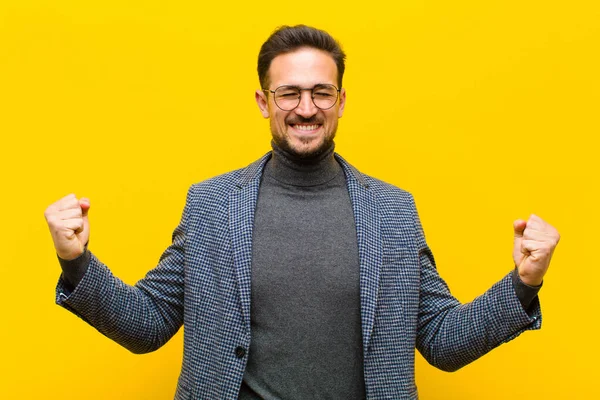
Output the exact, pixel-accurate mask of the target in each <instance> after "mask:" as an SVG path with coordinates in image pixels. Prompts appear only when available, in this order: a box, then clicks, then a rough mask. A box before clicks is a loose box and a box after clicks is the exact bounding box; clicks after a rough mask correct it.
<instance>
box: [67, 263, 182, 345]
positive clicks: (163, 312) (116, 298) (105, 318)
mask: <svg viewBox="0 0 600 400" xmlns="http://www.w3.org/2000/svg"><path fill="white" fill-rule="evenodd" d="M88 254H89V257H90V261H89V263H88V264H87V267H86V271H85V274H84V275H83V277H82V278H81V279H80V281H79V282H77V285H76V286H75V287H74V288H73V290H72V291H70V290H69V286H70V284H69V282H67V281H66V279H65V278H66V277H65V276H64V273H63V279H61V280H60V281H59V284H58V287H57V303H58V304H59V305H61V306H63V307H65V308H67V309H69V310H70V311H72V312H74V313H75V314H76V315H78V316H80V317H81V318H82V319H84V320H85V321H87V322H88V323H89V324H90V325H92V326H94V327H95V328H96V329H97V330H98V331H99V332H101V333H102V334H104V335H106V336H107V337H109V338H111V339H113V340H114V341H116V342H117V343H119V344H121V345H122V346H124V347H126V348H127V349H129V350H130V351H132V352H134V353H146V352H150V351H154V350H156V349H157V348H159V347H160V346H162V345H163V344H164V343H165V342H166V341H167V340H168V339H169V338H170V337H171V336H172V335H173V334H175V333H176V332H177V330H178V329H179V327H180V326H181V323H182V315H183V309H182V307H183V306H182V296H180V295H179V294H178V293H179V292H178V291H175V294H174V295H173V296H166V295H164V294H161V293H160V289H161V288H160V286H159V285H157V281H158V280H160V281H161V282H162V281H164V280H167V279H169V280H171V281H172V283H173V285H174V286H176V287H177V283H176V281H177V280H179V273H178V272H175V270H174V269H172V268H171V269H170V268H169V265H162V266H161V265H159V267H157V268H156V269H155V270H153V271H150V272H149V273H148V275H147V277H146V278H144V279H143V280H141V281H140V282H138V284H136V285H135V286H130V285H127V284H125V283H124V282H122V281H121V280H120V279H119V278H117V277H115V276H114V275H113V274H112V273H111V272H110V271H109V270H108V268H107V267H106V266H104V265H103V264H102V263H101V262H100V261H99V260H98V259H97V258H96V257H95V256H93V255H92V254H91V253H89V252H88ZM169 270H170V271H171V272H169ZM157 275H158V276H159V277H160V278H159V279H156V277H157Z"/></svg>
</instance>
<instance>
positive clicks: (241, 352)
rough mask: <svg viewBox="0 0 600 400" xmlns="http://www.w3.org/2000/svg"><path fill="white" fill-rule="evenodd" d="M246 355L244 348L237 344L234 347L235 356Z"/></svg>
mask: <svg viewBox="0 0 600 400" xmlns="http://www.w3.org/2000/svg"><path fill="white" fill-rule="evenodd" d="M245 355H246V349H245V348H243V347H242V346H238V347H236V348H235V356H236V357H237V358H244V356H245Z"/></svg>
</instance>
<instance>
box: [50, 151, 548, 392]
mask: <svg viewBox="0 0 600 400" xmlns="http://www.w3.org/2000/svg"><path fill="white" fill-rule="evenodd" d="M269 157H270V153H269V154H266V155H265V156H264V157H262V158H261V159H260V160H258V161H256V162H255V163H253V164H251V165H250V166H249V167H247V168H244V169H241V170H237V171H233V172H230V173H228V174H225V175H221V176H219V177H216V178H213V179H210V180H207V181H205V182H202V183H199V184H196V185H193V186H192V187H191V188H190V190H189V191H188V195H187V201H186V205H185V208H184V211H183V216H182V218H181V223H180V224H179V226H178V227H177V228H176V229H175V231H174V233H173V242H172V244H171V246H169V248H168V249H167V250H166V251H165V252H164V254H163V255H162V257H161V259H160V262H159V264H158V266H157V267H156V268H154V269H153V270H151V271H149V272H148V273H147V275H146V276H145V277H144V278H143V279H141V280H140V281H139V282H137V283H136V284H135V285H134V286H129V285H126V284H124V283H123V282H122V281H121V280H119V279H118V278H116V277H115V276H114V275H112V273H111V272H110V271H109V269H108V268H107V267H106V266H105V265H104V264H102V263H101V262H100V261H99V260H98V259H97V258H96V257H95V256H93V255H92V259H91V262H90V265H89V268H88V271H87V273H86V275H85V276H84V278H83V280H82V281H81V282H80V283H79V285H78V286H77V287H76V289H75V290H74V291H73V292H72V293H69V292H68V291H67V289H66V287H65V285H64V282H63V281H62V279H60V280H59V282H58V285H57V290H56V301H57V303H58V304H60V305H61V306H63V307H65V308H67V309H69V310H71V311H72V312H74V313H75V314H77V315H78V316H80V317H81V318H83V319H84V320H85V321H87V322H88V323H90V324H91V325H92V326H94V327H95V328H96V329H98V331H100V332H101V333H103V334H104V335H106V336H108V337H109V338H111V339H113V340H115V341H116V342H118V343H120V344H121V345H123V346H124V347H126V348H128V349H129V350H131V351H132V352H134V353H145V352H150V351H154V350H156V349H158V348H159V347H161V346H162V345H163V344H164V343H166V342H167V341H168V340H169V339H170V338H171V337H172V336H173V335H174V334H175V333H176V332H177V331H178V329H179V328H180V327H181V325H182V324H183V325H184V326H185V332H184V358H183V365H182V370H181V374H180V378H179V382H178V386H177V393H176V395H175V398H176V399H178V400H179V399H236V398H237V396H238V391H239V388H240V385H241V381H242V376H243V374H244V369H245V366H246V362H247V357H248V355H247V351H245V352H244V351H240V349H248V348H249V346H250V277H251V259H252V254H251V251H252V227H253V222H254V211H255V208H256V200H257V196H258V189H259V184H260V177H261V174H262V169H263V167H264V165H265V163H266V161H267V160H268V158H269ZM336 157H337V159H338V161H339V162H340V164H341V165H342V166H343V168H344V172H345V174H346V181H347V185H348V191H349V193H350V198H351V201H352V206H353V210H354V215H355V223H356V231H357V239H358V246H359V258H360V268H361V270H360V285H361V299H360V300H361V316H362V333H363V345H364V346H363V347H364V368H365V384H366V389H367V397H368V398H369V399H417V398H418V394H417V388H416V385H415V379H414V349H415V347H416V348H417V349H418V350H419V351H420V352H421V354H423V356H424V357H425V358H426V359H427V360H428V361H429V362H430V363H431V364H433V365H435V366H436V367H438V368H441V369H443V370H447V371H453V370H456V369H458V368H460V367H462V366H464V365H466V364H468V363H469V362H471V361H473V360H475V359H476V358H478V357H480V356H481V355H483V354H485V353H486V352H488V351H490V350H491V349H493V348H494V347H496V346H498V345H499V344H501V343H503V342H506V341H509V340H511V339H513V338H514V337H516V336H518V335H519V334H520V333H522V332H523V331H524V330H527V329H538V328H539V327H540V326H541V311H540V307H539V302H538V301H537V299H536V300H535V302H534V304H533V307H532V308H531V309H530V310H532V311H530V313H529V314H527V313H526V312H525V311H524V310H523V308H522V306H521V304H520V302H519V300H518V298H517V297H516V295H515V292H514V289H513V287H512V282H511V279H510V274H509V275H507V276H506V277H504V278H503V279H502V280H501V281H500V282H498V283H497V284H495V285H494V286H493V287H492V288H491V289H489V290H488V291H487V292H485V293H484V294H483V295H482V296H479V297H478V298H476V299H475V300H474V301H472V302H471V303H468V304H464V305H461V304H460V303H459V302H458V301H457V300H456V299H455V298H454V297H453V296H452V295H451V294H450V291H449V290H448V287H447V285H446V283H445V282H444V281H443V280H442V279H441V278H440V276H439V275H438V273H437V271H436V268H435V263H434V260H433V256H432V254H431V252H430V250H429V248H428V247H427V244H426V242H425V238H424V235H423V231H422V228H421V225H420V222H419V218H418V215H417V211H416V208H415V204H414V201H413V198H412V196H411V195H410V194H409V193H407V192H405V191H403V190H401V189H398V188H396V187H394V186H392V185H389V184H387V183H384V182H381V181H379V180H376V179H374V178H371V177H368V176H365V175H363V174H361V173H360V172H358V171H357V170H356V169H355V168H354V167H352V166H351V165H350V164H348V163H347V162H346V161H345V160H344V159H343V158H341V157H340V156H339V155H337V154H336Z"/></svg>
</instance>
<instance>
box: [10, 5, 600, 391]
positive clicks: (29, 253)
mask: <svg viewBox="0 0 600 400" xmlns="http://www.w3.org/2000/svg"><path fill="white" fill-rule="evenodd" d="M296 23H306V24H311V25H315V26H318V27H321V28H324V29H326V30H329V31H330V32H331V33H332V34H333V35H334V36H335V37H336V38H338V39H339V40H340V41H341V43H342V44H343V47H344V49H345V51H346V52H347V54H348V61H347V74H346V76H345V79H344V86H345V87H346V89H347V91H348V100H347V107H346V114H345V115H344V118H343V119H342V120H341V123H340V129H339V131H338V140H337V150H338V151H339V152H340V153H341V154H342V155H344V157H345V158H346V159H348V160H349V161H350V162H352V163H353V164H354V165H356V166H357V167H358V168H359V169H360V170H362V171H363V172H365V173H368V174H371V175H374V176H376V177H379V178H381V179H383V180H386V181H388V182H391V183H393V184H396V185H398V186H400V187H402V188H404V189H407V190H409V191H411V192H412V193H413V194H414V195H415V197H416V200H417V204H418V206H419V210H420V213H421V217H422V220H423V225H424V228H425V231H426V234H427V238H428V241H429V244H430V246H431V247H432V249H433V251H434V254H435V255H436V260H437V262H438V265H439V271H440V273H441V275H442V276H443V277H444V278H445V279H446V280H447V281H448V283H449V285H450V287H451V289H452V290H453V293H454V294H455V295H456V296H457V297H458V298H459V299H461V300H462V301H469V300H471V299H472V298H473V297H475V296H476V295H478V294H480V293H482V292H483V291H484V290H486V289H487V288H488V287H489V286H491V285H492V284H493V283H494V282H495V281H497V280H499V279H500V278H501V277H502V276H503V275H504V274H506V273H508V272H509V271H510V270H511V268H512V259H511V250H512V221H513V220H514V219H515V218H519V217H521V218H526V217H527V216H528V215H529V214H530V213H532V212H535V213H537V214H539V215H540V216H542V217H543V218H545V219H546V220H548V221H549V222H551V223H552V224H554V225H555V226H556V227H557V228H558V229H559V231H560V232H561V234H562V236H563V237H562V241H561V243H560V245H559V247H558V249H557V252H556V253H555V257H554V260H553V263H552V267H551V269H550V271H549V273H548V275H547V278H546V281H545V285H544V288H543V290H542V292H541V295H540V297H541V300H542V307H543V310H544V321H543V329H542V330H541V331H537V332H527V333H525V334H523V335H522V336H521V337H520V338H518V339H517V340H516V341H513V342H511V343H509V344H507V345H504V346H502V347H500V348H498V349H496V350H494V351H493V352H492V353H490V354H488V355H486V356H485V357H483V358H482V359H480V360H478V361H477V362H475V363H474V364H472V365H469V366H467V367H465V368H463V369H462V370H460V371H458V372H456V373H453V374H448V373H444V372H440V371H437V370H435V369H434V368H433V367H430V366H429V365H427V363H426V362H425V361H424V360H423V359H422V358H420V356H419V358H418V361H417V367H416V368H417V385H418V387H419V391H420V395H421V398H423V399H426V400H428V399H439V400H442V399H444V400H445V399H461V400H462V399H473V400H475V399H513V398H526V399H532V400H533V399H592V398H600V390H599V389H598V378H599V373H598V370H599V368H598V366H597V362H598V359H600V351H599V350H598V339H599V338H598V333H597V332H598V328H599V326H600V325H599V322H598V318H599V315H598V309H599V306H600V304H599V301H598V298H597V293H596V290H597V283H598V282H599V281H600V274H599V272H598V269H599V268H598V262H597V258H598V257H597V255H596V251H597V250H598V247H599V245H598V226H599V225H600V219H599V217H598V211H597V210H598V204H599V200H600V199H599V196H598V172H599V168H598V151H599V146H598V144H599V140H598V135H599V134H600V129H599V128H600V123H599V119H598V107H599V105H600V78H599V76H600V73H599V71H600V58H599V55H598V54H599V50H600V46H599V45H600V28H599V27H600V6H599V5H598V2H597V1H579V0H573V1H569V2H562V1H542V0H534V1H521V0H508V1H507V0H491V1H461V0H457V1H423V0H405V1H400V2H391V1H390V2H378V1H368V2H356V3H349V2H348V3H344V2H341V3H340V2H323V1H305V2H268V1H263V2H239V3H238V2H210V3H205V2H201V1H191V0H171V1H141V0H136V1H115V0H108V1H106V0H105V1H102V2H96V1H89V2H80V1H69V0H47V1H42V0H40V1H34V0H3V1H2V2H1V3H0V138H1V140H0V149H1V150H0V171H1V173H2V182H1V185H2V196H1V200H0V201H1V203H0V210H1V211H0V212H1V214H0V215H1V226H2V228H1V229H0V235H1V236H0V239H1V240H0V244H1V246H2V248H1V253H2V262H1V263H0V265H2V270H1V272H2V274H1V277H2V281H3V282H2V302H1V304H2V305H1V307H2V310H1V312H2V315H1V319H0V321H1V324H2V325H1V329H0V343H1V346H2V351H1V353H0V354H1V356H0V357H1V359H2V361H1V362H0V368H1V370H0V379H1V384H0V398H2V399H63V398H73V399H169V398H172V397H173V394H174V390H175V385H176V379H177V376H178V374H179V369H180V365H181V357H182V336H181V332H179V334H178V335H177V336H176V337H175V338H173V339H172V340H171V341H170V342H169V343H168V344H167V345H166V346H165V347H164V348H162V349H161V350H159V351H157V352H155V353H153V354H149V355H144V356H136V355H132V354H130V353H129V352H128V351H127V350H125V349H123V348H121V347H119V346H118V345H116V344H115V343H113V342H111V341H110V340H108V339H106V338H105V337H103V336H102V335H100V334H99V333H97V332H96V331H95V330H94V329H93V328H91V327H89V326H88V325H86V324H85V323H84V322H83V321H81V320H79V319H78V318H76V317H74V316H73V315H71V314H70V313H68V312H67V311H65V310H63V309H61V308H60V307H58V306H56V305H54V285H55V282H56V279H57V278H58V275H59V270H60V269H59V266H58V263H57V262H56V259H55V255H54V252H53V247H52V243H51V239H50V235H49V233H48V231H47V227H46V225H45V221H44V217H43V212H44V209H45V208H46V206H47V205H48V204H50V203H52V202H54V201H55V200H57V199H58V198H60V197H62V196H64V195H66V194H68V193H71V192H74V193H76V194H77V195H78V196H83V195H85V196H88V197H90V198H91V202H92V208H91V211H90V218H91V224H92V238H91V242H90V248H91V249H92V251H94V253H95V254H97V255H98V256H99V257H100V258H101V259H102V260H103V261H104V262H105V263H107V264H108V265H109V266H111V268H112V270H113V271H114V272H115V273H116V274H117V275H118V276H120V277H121V278H122V279H124V280H125V281H126V282H128V283H134V282H135V281H136V280H137V279H139V278H141V277H142V276H143V275H144V273H145V272H146V271H147V270H148V269H150V268H151V267H153V266H154V265H155V263H156V262H157V260H158V257H159V256H160V254H161V252H162V250H163V249H164V248H165V247H166V246H167V245H168V244H169V241H170V235H171V231H172V230H173V228H174V227H175V226H176V224H177V222H178V220H179V217H180V213H181V210H182V207H183V204H184V198H185V193H186V190H187V188H188V186H189V185H190V184H192V183H194V182H197V181H200V180H203V179H206V178H208V177H211V176H214V175H216V174H220V173H223V172H226V171H229V170H232V169H235V168H239V167H242V166H245V165H246V164H248V163H250V162H251V161H253V160H254V159H256V158H258V157H259V156H261V155H262V154H263V153H264V152H266V151H267V150H268V149H269V138H270V134H269V130H268V123H267V121H266V120H263V119H262V117H261V116H260V114H259V112H258V109H257V107H256V105H255V103H254V90H255V89H257V88H258V79H257V77H256V72H255V68H256V66H255V62H256V56H257V54H258V50H259V47H260V45H261V44H262V42H263V41H264V40H265V39H266V37H267V36H268V35H269V33H270V32H271V31H272V30H273V29H274V28H275V27H276V26H278V25H281V24H296Z"/></svg>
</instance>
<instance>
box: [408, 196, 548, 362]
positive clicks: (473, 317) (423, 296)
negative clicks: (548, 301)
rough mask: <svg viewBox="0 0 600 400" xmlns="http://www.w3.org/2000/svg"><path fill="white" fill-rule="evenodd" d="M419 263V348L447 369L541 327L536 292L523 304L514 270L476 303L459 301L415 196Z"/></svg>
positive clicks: (477, 299) (472, 359) (431, 359)
mask: <svg viewBox="0 0 600 400" xmlns="http://www.w3.org/2000/svg"><path fill="white" fill-rule="evenodd" d="M412 207H413V215H414V224H415V232H416V233H415V235H416V238H415V240H416V245H417V251H418V260H419V268H420V277H421V282H420V298H419V315H418V325H417V343H416V345H417V349H418V350H419V352H420V353H421V354H422V355H423V357H425V359H426V360H427V361H428V362H429V363H430V364H432V365H434V366H435V367H437V368H440V369H442V370H444V371H455V370H457V369H459V368H461V367H463V366H465V365H467V364H469V363H470V362H472V361H474V360H476V359H477V358H479V357H481V356H482V355H484V354H486V353H487V352H489V351H490V350H492V349H494V348H495V347H497V346H499V345H500V344H502V343H505V342H508V341H510V340H512V339H514V338H515V337H517V336H519V335H520V334H521V333H522V332H524V331H526V330H530V329H539V328H540V327H541V321H542V320H541V309H540V304H539V300H538V298H537V297H536V298H535V299H534V300H533V302H532V303H531V305H530V307H529V308H528V310H527V311H525V310H524V309H523V306H522V305H521V302H520V301H519V299H518V297H517V295H516V292H515V289H514V287H513V283H512V277H511V274H512V272H511V273H509V274H507V275H506V276H505V277H504V278H503V279H502V280H500V281H499V282H497V283H496V284H495V285H493V286H492V287H491V288H490V289H489V290H488V291H486V292H485V293H483V294H482V295H481V296H479V297H477V298H475V299H474V300H473V301H472V302H470V303H466V304H461V303H460V302H459V301H458V300H457V299H456V298H455V297H454V296H452V295H451V293H450V290H449V289H448V286H447V284H446V283H445V282H444V280H443V279H442V278H441V277H440V276H439V274H438V272H437V269H436V266H435V261H434V259H433V255H432V253H431V250H430V249H429V247H428V246H427V243H426V242H425V236H424V234H423V229H422V226H421V222H420V220H419V216H418V213H417V210H416V207H415V205H414V201H412Z"/></svg>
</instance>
